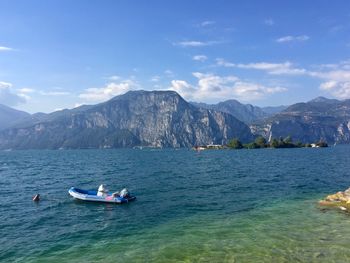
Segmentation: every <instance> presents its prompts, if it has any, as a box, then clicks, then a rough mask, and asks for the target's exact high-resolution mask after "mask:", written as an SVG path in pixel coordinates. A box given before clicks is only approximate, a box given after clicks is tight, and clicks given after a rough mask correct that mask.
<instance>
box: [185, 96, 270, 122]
mask: <svg viewBox="0 0 350 263" xmlns="http://www.w3.org/2000/svg"><path fill="white" fill-rule="evenodd" d="M191 103H192V104H193V105H195V106H197V107H200V108H204V109H212V110H217V111H221V112H226V113H229V114H231V115H232V116H234V117H235V118H237V119H238V120H240V121H242V122H244V123H247V124H250V123H252V122H254V121H256V120H260V119H263V118H266V117H268V116H269V114H268V113H266V112H264V111H263V110H262V109H261V108H259V107H257V106H253V105H251V104H242V103H240V102H239V101H237V100H227V101H224V102H220V103H218V104H206V103H196V102H191Z"/></svg>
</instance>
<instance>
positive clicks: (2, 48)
mask: <svg viewBox="0 0 350 263" xmlns="http://www.w3.org/2000/svg"><path fill="white" fill-rule="evenodd" d="M13 50H14V49H13V48H10V47H4V46H0V52H1V51H13Z"/></svg>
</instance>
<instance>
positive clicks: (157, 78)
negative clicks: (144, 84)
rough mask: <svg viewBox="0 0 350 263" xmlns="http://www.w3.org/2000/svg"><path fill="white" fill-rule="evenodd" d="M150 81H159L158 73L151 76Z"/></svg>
mask: <svg viewBox="0 0 350 263" xmlns="http://www.w3.org/2000/svg"><path fill="white" fill-rule="evenodd" d="M150 81H152V82H159V81H160V76H158V75H155V76H152V77H151V79H150Z"/></svg>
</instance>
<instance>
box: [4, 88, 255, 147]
mask: <svg viewBox="0 0 350 263" xmlns="http://www.w3.org/2000/svg"><path fill="white" fill-rule="evenodd" d="M42 117H43V119H41V120H40V118H39V120H38V119H36V120H33V121H32V122H30V121H28V122H27V123H25V124H22V125H17V126H15V127H12V128H10V129H7V130H5V131H1V132H0V148H2V149H8V148H11V149H46V148H49V149H59V148H118V147H133V146H152V147H192V146H193V145H204V144H212V143H213V144H225V143H227V142H228V140H230V139H232V138H234V137H238V138H240V139H241V140H242V141H249V140H251V139H252V138H253V136H252V134H251V132H250V129H249V127H248V126H247V125H245V124H244V123H243V122H241V121H239V120H237V119H236V118H234V117H233V116H232V115H230V114H227V113H223V112H218V111H214V110H207V109H200V108H197V107H195V106H193V105H191V104H189V103H188V102H186V101H185V100H184V99H183V98H182V97H181V96H180V95H178V94H177V93H176V92H174V91H129V92H127V93H125V94H123V95H120V96H116V97H114V98H112V99H110V100H108V101H106V102H103V103H99V104H96V105H93V106H91V107H87V108H85V109H82V110H79V109H78V110H77V109H73V110H63V111H60V112H54V113H51V114H49V117H48V116H46V115H45V116H42Z"/></svg>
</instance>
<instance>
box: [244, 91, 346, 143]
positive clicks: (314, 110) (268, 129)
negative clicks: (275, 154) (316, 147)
mask: <svg viewBox="0 0 350 263" xmlns="http://www.w3.org/2000/svg"><path fill="white" fill-rule="evenodd" d="M250 128H251V130H252V132H253V133H254V134H256V135H263V136H264V137H265V138H267V139H271V138H279V137H286V136H292V138H293V139H294V140H295V141H300V142H304V143H307V142H308V143H310V142H317V141H325V142H328V143H350V99H348V100H343V101H339V100H335V99H327V98H324V97H318V98H316V99H314V100H311V101H309V102H306V103H296V104H293V105H291V106H289V107H288V108H287V109H285V110H283V111H282V112H280V113H277V114H275V115H273V116H271V117H269V118H267V119H264V120H260V121H258V122H256V123H254V124H252V125H251V126H250Z"/></svg>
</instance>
